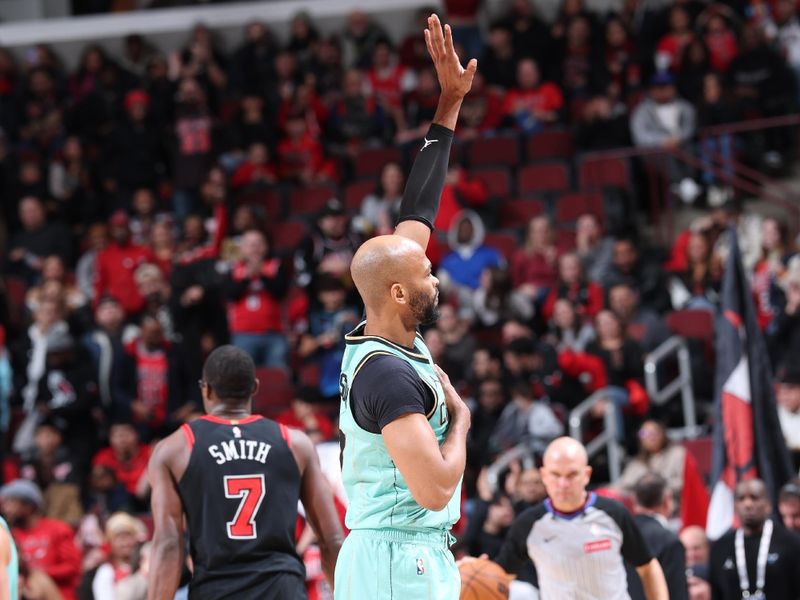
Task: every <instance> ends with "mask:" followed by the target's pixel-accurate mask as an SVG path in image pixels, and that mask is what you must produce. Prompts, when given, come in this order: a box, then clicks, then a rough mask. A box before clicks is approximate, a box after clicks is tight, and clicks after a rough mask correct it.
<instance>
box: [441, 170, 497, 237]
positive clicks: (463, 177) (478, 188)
mask: <svg viewBox="0 0 800 600" xmlns="http://www.w3.org/2000/svg"><path fill="white" fill-rule="evenodd" d="M488 199H489V192H487V191H486V185H485V184H484V183H483V182H482V181H481V180H480V179H474V178H472V177H470V175H469V173H467V171H466V170H465V169H463V168H461V165H459V164H456V163H453V164H451V165H450V168H449V169H448V170H447V178H446V179H445V180H444V188H443V189H442V196H441V200H440V204H439V214H438V215H437V216H436V222H435V223H434V224H433V226H434V227H435V228H436V229H438V230H439V231H449V230H450V225H451V224H452V222H453V219H454V218H455V216H456V215H457V214H458V213H460V212H461V211H462V210H464V209H465V208H473V207H477V206H483V205H484V204H486V201H487V200H488Z"/></svg>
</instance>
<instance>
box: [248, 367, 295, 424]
mask: <svg viewBox="0 0 800 600" xmlns="http://www.w3.org/2000/svg"><path fill="white" fill-rule="evenodd" d="M256 379H258V382H259V387H258V392H256V395H255V396H253V412H254V413H258V414H261V415H264V416H268V417H274V416H275V415H277V414H278V413H280V412H281V411H283V410H285V409H286V408H288V407H289V405H290V404H291V402H292V399H294V394H295V389H294V386H293V385H292V382H291V380H290V379H289V371H288V370H287V369H281V368H273V367H258V368H257V369H256Z"/></svg>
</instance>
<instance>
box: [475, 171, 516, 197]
mask: <svg viewBox="0 0 800 600" xmlns="http://www.w3.org/2000/svg"><path fill="white" fill-rule="evenodd" d="M472 175H473V176H474V177H475V178H476V179H480V180H481V181H482V182H483V185H485V186H486V191H487V192H489V197H490V198H505V197H506V196H508V195H509V194H510V193H511V176H510V175H509V174H508V169H505V168H503V167H489V168H484V169H477V170H474V171H472Z"/></svg>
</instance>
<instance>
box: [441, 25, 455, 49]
mask: <svg viewBox="0 0 800 600" xmlns="http://www.w3.org/2000/svg"><path fill="white" fill-rule="evenodd" d="M444 51H445V52H446V53H447V56H452V55H453V54H455V53H456V49H455V48H454V47H453V30H452V29H450V25H445V26H444Z"/></svg>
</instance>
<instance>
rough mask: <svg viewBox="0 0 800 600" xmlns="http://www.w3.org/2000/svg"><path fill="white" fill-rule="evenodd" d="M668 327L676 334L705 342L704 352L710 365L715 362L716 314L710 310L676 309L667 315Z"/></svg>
mask: <svg viewBox="0 0 800 600" xmlns="http://www.w3.org/2000/svg"><path fill="white" fill-rule="evenodd" d="M665 320H666V324H667V328H669V330H670V331H671V332H672V333H673V334H675V335H680V336H683V337H685V338H687V339H690V340H699V341H700V342H702V344H703V354H704V355H705V357H706V360H707V362H708V364H709V365H713V364H714V362H715V352H714V315H713V314H712V313H711V311H708V310H691V309H686V310H676V311H673V312H671V313H669V314H668V315H667V317H666V319H665Z"/></svg>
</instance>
